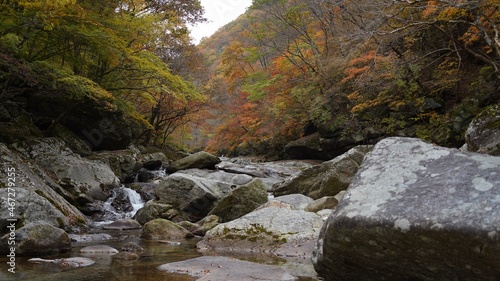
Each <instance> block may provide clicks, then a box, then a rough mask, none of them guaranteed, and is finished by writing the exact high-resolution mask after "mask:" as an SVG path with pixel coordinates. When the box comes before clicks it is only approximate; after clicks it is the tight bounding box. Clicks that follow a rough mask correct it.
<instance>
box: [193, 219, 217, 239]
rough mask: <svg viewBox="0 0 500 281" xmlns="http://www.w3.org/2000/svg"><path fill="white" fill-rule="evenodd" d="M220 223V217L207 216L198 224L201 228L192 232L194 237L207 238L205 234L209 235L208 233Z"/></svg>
mask: <svg viewBox="0 0 500 281" xmlns="http://www.w3.org/2000/svg"><path fill="white" fill-rule="evenodd" d="M220 222H221V218H220V217H218V216H215V215H210V216H206V217H205V218H203V219H202V220H201V221H199V222H198V224H201V226H200V227H198V228H196V229H195V230H193V231H192V232H193V234H194V235H198V236H205V234H207V232H208V231H209V230H210V229H212V228H214V227H216V226H218V225H219V224H220Z"/></svg>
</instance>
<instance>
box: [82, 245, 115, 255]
mask: <svg viewBox="0 0 500 281" xmlns="http://www.w3.org/2000/svg"><path fill="white" fill-rule="evenodd" d="M80 253H85V254H106V255H108V254H109V255H114V254H117V253H118V250H117V249H115V248H113V247H110V246H108V245H94V246H87V247H83V248H81V249H80Z"/></svg>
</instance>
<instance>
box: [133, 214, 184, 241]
mask: <svg viewBox="0 0 500 281" xmlns="http://www.w3.org/2000/svg"><path fill="white" fill-rule="evenodd" d="M141 237H142V238H144V239H151V240H162V239H174V238H190V237H193V234H192V233H191V232H189V231H188V230H186V229H185V228H183V227H182V226H180V225H178V224H176V223H173V222H171V221H169V220H165V219H155V220H152V221H150V222H148V223H146V224H145V225H144V227H143V230H142V235H141Z"/></svg>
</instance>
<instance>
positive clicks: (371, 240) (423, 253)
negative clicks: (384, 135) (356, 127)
mask: <svg viewBox="0 0 500 281" xmlns="http://www.w3.org/2000/svg"><path fill="white" fill-rule="evenodd" d="M499 168H500V157H493V156H488V155H483V154H475V153H464V152H460V151H459V150H456V149H447V148H442V147H438V146H434V145H431V144H428V143H425V142H423V141H421V140H418V139H410V138H388V139H385V140H383V141H381V142H379V143H378V144H377V145H376V146H375V148H374V149H373V151H372V152H370V153H369V154H368V155H367V156H366V158H365V161H364V162H363V165H362V166H361V168H360V170H359V172H358V173H357V175H356V177H355V178H354V180H353V182H352V184H351V185H350V187H349V189H348V191H347V193H346V194H345V196H344V198H343V199H342V201H341V202H340V204H339V206H337V209H336V211H335V212H334V213H333V214H332V215H331V216H330V217H329V219H328V220H327V222H326V223H325V225H324V227H323V228H322V231H321V234H320V238H319V240H318V244H317V248H316V250H315V253H314V255H313V262H314V264H315V268H316V270H317V272H318V274H319V275H320V276H322V277H324V278H325V280H498V278H499V276H500V275H499V274H500V272H499V268H500V259H498V257H499V256H500V242H499V241H500V227H499V226H500V172H499ZM333 277H334V278H335V279H333Z"/></svg>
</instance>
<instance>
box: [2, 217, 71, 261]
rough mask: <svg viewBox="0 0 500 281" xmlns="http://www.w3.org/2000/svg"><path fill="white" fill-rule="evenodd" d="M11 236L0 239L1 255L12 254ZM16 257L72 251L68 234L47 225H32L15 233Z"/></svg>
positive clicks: (7, 235) (6, 235)
mask: <svg viewBox="0 0 500 281" xmlns="http://www.w3.org/2000/svg"><path fill="white" fill-rule="evenodd" d="M9 237H10V234H5V235H4V236H2V238H0V253H1V254H7V253H10V251H9V250H10V247H11V246H10V245H9V244H8V242H9V240H8V239H9ZM15 242H16V244H15V247H16V253H15V254H16V255H19V256H35V255H46V254H53V253H61V252H67V251H69V250H70V249H71V240H70V239H69V236H68V234H67V233H66V232H65V231H64V230H62V229H60V228H56V227H53V226H52V225H50V224H47V223H30V224H28V225H25V226H23V227H21V228H19V229H18V230H16V231H15Z"/></svg>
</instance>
